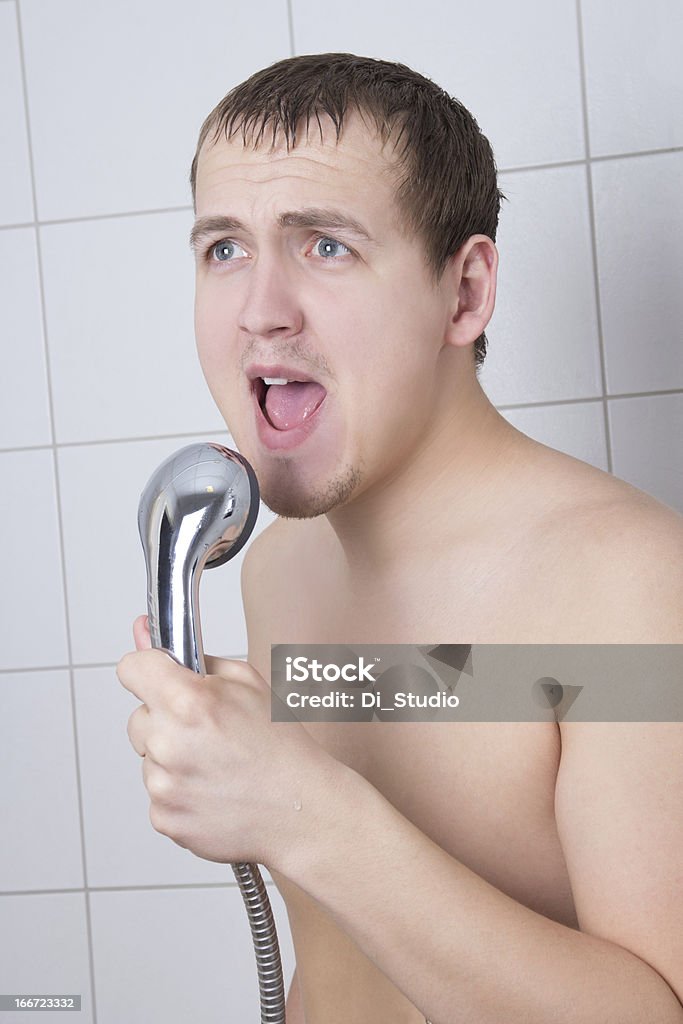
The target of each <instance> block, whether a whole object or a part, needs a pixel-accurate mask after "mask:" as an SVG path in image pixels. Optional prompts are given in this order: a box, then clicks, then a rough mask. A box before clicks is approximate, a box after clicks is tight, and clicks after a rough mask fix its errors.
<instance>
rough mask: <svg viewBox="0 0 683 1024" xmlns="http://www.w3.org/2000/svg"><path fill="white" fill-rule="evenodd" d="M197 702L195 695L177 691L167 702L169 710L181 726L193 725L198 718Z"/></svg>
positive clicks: (184, 690) (188, 691) (189, 692)
mask: <svg viewBox="0 0 683 1024" xmlns="http://www.w3.org/2000/svg"><path fill="white" fill-rule="evenodd" d="M197 700H198V697H197V694H196V693H193V692H192V691H190V690H186V689H182V690H179V691H178V692H177V693H175V694H174V695H173V697H172V698H171V700H170V702H169V706H170V710H171V712H172V714H173V715H174V716H175V717H176V718H177V719H178V720H179V721H180V722H181V723H182V724H183V725H193V724H194V723H195V722H196V720H197V716H198V708H197Z"/></svg>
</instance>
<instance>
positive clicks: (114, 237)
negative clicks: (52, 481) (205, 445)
mask: <svg viewBox="0 0 683 1024" xmlns="http://www.w3.org/2000/svg"><path fill="white" fill-rule="evenodd" d="M192 221H193V217H192V212H191V211H188V210H183V211H180V212H177V213H153V214H148V215H145V216H138V217H113V218H107V219H104V220H94V221H78V222H76V223H69V224H53V225H49V226H48V227H44V228H41V248H42V258H43V278H44V290H45V308H46V319H47V332H48V340H49V345H50V370H51V376H52V388H53V396H54V416H55V434H56V439H57V442H58V443H66V442H72V441H100V440H104V439H108V438H121V437H147V436H156V435H159V434H176V433H190V432H195V431H204V430H209V431H215V430H220V429H221V428H222V429H223V430H224V429H225V424H224V423H223V421H222V418H221V416H220V413H219V412H218V410H217V409H216V407H215V405H214V404H213V401H212V400H211V396H210V395H209V392H208V389H207V387H206V384H205V383H204V378H203V376H202V371H201V368H200V366H199V361H198V359H197V354H196V349H195V342H194V327H193V287H194V261H193V259H192V256H191V254H190V250H189V247H188V242H187V239H188V235H189V231H190V227H191V225H192Z"/></svg>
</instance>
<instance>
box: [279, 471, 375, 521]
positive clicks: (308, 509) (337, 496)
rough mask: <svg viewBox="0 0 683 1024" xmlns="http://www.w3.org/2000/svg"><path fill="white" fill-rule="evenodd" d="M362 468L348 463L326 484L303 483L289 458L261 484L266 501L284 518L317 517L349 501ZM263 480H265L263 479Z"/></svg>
mask: <svg viewBox="0 0 683 1024" xmlns="http://www.w3.org/2000/svg"><path fill="white" fill-rule="evenodd" d="M361 479H362V477H361V473H360V470H359V469H358V468H357V467H355V466H348V467H346V468H345V469H344V470H342V471H341V472H340V473H339V474H337V476H335V477H333V478H332V479H331V480H328V481H326V482H325V483H324V484H323V485H319V486H316V485H315V484H313V485H311V484H303V483H301V481H299V480H298V479H297V477H296V474H295V473H294V472H293V469H292V466H291V464H290V462H289V460H287V459H283V460H282V462H281V463H280V466H279V467H278V472H275V473H270V472H269V473H268V478H267V479H265V480H263V482H262V486H261V500H262V501H263V503H264V505H267V507H268V508H269V509H270V510H271V512H274V513H275V515H278V516H282V518H283V519H315V518H317V517H318V516H324V515H325V514H326V513H327V512H331V511H332V509H334V508H338V507H339V506H340V505H345V504H346V503H347V502H348V500H349V499H350V498H351V496H352V494H353V493H354V491H355V490H356V489H357V487H358V485H359V484H360V482H361ZM259 483H260V484H261V481H259Z"/></svg>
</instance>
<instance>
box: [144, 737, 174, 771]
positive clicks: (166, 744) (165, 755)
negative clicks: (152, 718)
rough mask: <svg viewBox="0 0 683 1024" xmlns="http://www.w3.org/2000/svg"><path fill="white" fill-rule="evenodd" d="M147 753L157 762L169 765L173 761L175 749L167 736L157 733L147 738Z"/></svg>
mask: <svg viewBox="0 0 683 1024" xmlns="http://www.w3.org/2000/svg"><path fill="white" fill-rule="evenodd" d="M146 750H147V753H148V754H149V757H150V759H151V760H152V761H154V763H155V764H159V765H164V766H168V765H170V764H171V762H172V757H173V751H172V745H171V742H170V740H169V739H168V737H167V736H164V735H160V734H158V733H157V734H155V735H154V736H150V737H149V739H148V740H147V747H146Z"/></svg>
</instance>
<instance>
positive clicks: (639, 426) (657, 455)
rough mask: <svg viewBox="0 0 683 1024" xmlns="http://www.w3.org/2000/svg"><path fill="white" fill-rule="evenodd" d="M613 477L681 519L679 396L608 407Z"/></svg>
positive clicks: (682, 404) (682, 407)
mask: <svg viewBox="0 0 683 1024" xmlns="http://www.w3.org/2000/svg"><path fill="white" fill-rule="evenodd" d="M608 408H609V419H610V433H611V435H612V460H613V465H614V473H615V475H616V476H618V477H621V478H622V480H627V481H628V482H629V483H630V484H633V486H634V487H639V488H640V489H641V491H645V492H646V494H651V495H652V496H653V498H657V500H658V501H661V502H663V503H664V504H665V505H669V506H670V507H671V508H674V509H676V511H677V512H680V514H681V515H683V447H682V446H681V438H682V437H683V394H678V395H675V394H674V395H650V396H647V397H642V398H620V399H613V400H612V401H611V402H609V403H608Z"/></svg>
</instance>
